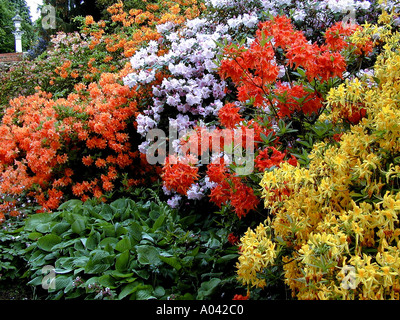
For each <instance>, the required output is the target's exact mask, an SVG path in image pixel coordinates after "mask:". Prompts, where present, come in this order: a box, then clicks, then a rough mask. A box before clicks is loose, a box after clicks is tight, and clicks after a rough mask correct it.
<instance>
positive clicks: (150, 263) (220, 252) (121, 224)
mask: <svg viewBox="0 0 400 320" xmlns="http://www.w3.org/2000/svg"><path fill="white" fill-rule="evenodd" d="M24 233H25V236H27V238H29V239H30V240H31V241H32V242H33V243H32V244H31V245H30V246H29V247H28V248H27V250H26V254H25V257H26V260H27V265H28V267H27V269H28V271H27V272H26V274H25V276H26V277H29V278H30V279H31V280H30V282H29V284H30V285H32V286H39V288H40V286H41V285H42V281H43V279H44V277H45V276H46V272H45V271H46V270H47V269H43V267H45V266H53V267H54V271H55V276H56V277H55V288H53V289H52V288H51V287H50V288H49V290H48V296H47V298H49V299H60V298H86V299H124V298H129V299H137V300H147V299H210V298H217V299H218V298H222V297H225V298H227V299H232V298H233V295H234V291H233V290H234V289H235V287H236V285H237V283H236V280H235V273H234V272H235V271H234V267H233V264H234V262H235V261H236V259H237V256H238V255H237V248H236V247H232V246H231V245H230V244H229V243H227V237H228V234H227V230H226V229H223V228H220V227H219V226H217V225H216V223H215V222H214V221H213V220H212V219H210V216H207V215H206V214H205V216H203V217H200V216H199V215H187V216H180V215H179V213H178V212H177V211H176V210H172V209H171V208H170V207H169V206H168V205H166V204H165V203H163V202H154V201H146V202H144V201H139V202H135V201H134V200H131V199H127V198H121V199H118V200H116V201H114V202H112V203H110V204H104V203H98V202H95V201H91V200H89V201H86V202H85V203H82V202H81V201H80V200H70V201H68V202H66V203H64V204H62V205H61V206H60V208H59V210H58V211H57V212H55V213H52V214H49V213H40V214H34V215H32V216H30V217H29V219H27V221H26V224H25V228H24Z"/></svg>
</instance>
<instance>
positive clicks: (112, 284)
mask: <svg viewBox="0 0 400 320" xmlns="http://www.w3.org/2000/svg"><path fill="white" fill-rule="evenodd" d="M98 281H99V284H100V285H102V286H103V287H108V288H110V289H115V288H117V286H116V281H115V279H114V278H112V277H111V276H110V275H109V274H104V275H102V276H101V277H99V280H98Z"/></svg>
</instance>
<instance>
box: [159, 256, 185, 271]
mask: <svg viewBox="0 0 400 320" xmlns="http://www.w3.org/2000/svg"><path fill="white" fill-rule="evenodd" d="M160 259H161V260H162V261H164V262H165V263H167V264H169V265H170V266H171V267H173V268H175V269H176V270H178V271H179V270H180V269H181V268H182V265H181V264H180V263H179V261H178V259H177V258H176V257H164V256H161V255H160Z"/></svg>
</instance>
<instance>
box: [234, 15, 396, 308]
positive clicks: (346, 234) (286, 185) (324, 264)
mask: <svg viewBox="0 0 400 320" xmlns="http://www.w3.org/2000/svg"><path fill="white" fill-rule="evenodd" d="M393 15H394V14H393V13H392V15H389V16H391V18H389V20H390V19H392V18H393ZM394 16H395V15H394ZM377 30H378V27H377V26H365V27H364V30H363V31H362V32H363V33H364V35H365V36H366V35H368V34H370V35H371V34H373V32H375V31H377ZM379 30H380V32H381V33H380V34H381V38H380V39H381V41H383V42H384V43H385V45H384V50H383V52H382V53H381V54H380V55H379V57H378V59H377V62H376V64H375V67H374V79H372V78H370V79H369V81H366V79H364V80H363V79H361V80H354V81H348V82H346V83H345V84H343V85H341V86H339V87H338V88H333V89H332V90H331V92H330V94H329V96H328V99H327V100H328V103H329V105H330V106H331V107H332V108H333V109H332V110H336V117H337V118H340V116H343V115H344V114H343V113H340V111H338V109H340V108H346V107H348V106H350V105H354V106H358V103H359V101H361V102H362V103H363V108H365V114H364V117H363V118H362V119H360V120H359V121H358V122H357V123H356V124H354V125H352V126H351V127H350V129H349V130H348V131H346V132H344V133H343V134H342V135H341V136H340V138H339V139H338V141H333V142H329V141H325V142H320V143H318V144H315V145H314V148H313V151H312V152H311V154H310V155H309V159H310V163H309V166H308V167H307V168H306V167H300V166H292V165H289V164H287V163H283V164H282V165H281V167H280V168H277V169H275V170H273V171H266V172H265V173H264V177H263V179H262V181H261V183H260V185H261V187H262V189H263V191H262V193H263V198H264V204H265V207H266V208H268V209H269V210H270V211H271V213H272V215H273V218H272V219H271V220H269V221H265V223H264V224H263V226H262V228H261V229H259V228H257V229H256V230H255V231H252V230H251V231H249V232H248V234H247V235H245V236H244V237H243V238H242V240H241V248H242V249H241V250H242V252H244V253H246V254H243V255H242V256H241V259H240V261H239V263H238V275H239V278H240V280H242V281H243V283H244V284H247V285H248V286H253V285H254V286H260V285H261V286H264V283H263V282H262V279H263V276H262V274H263V273H264V271H265V270H266V269H268V268H270V267H271V266H275V265H280V266H281V268H282V270H283V272H284V278H285V283H286V284H287V285H288V286H289V287H290V288H291V290H292V294H293V296H295V297H297V298H298V299H351V300H353V299H399V289H400V287H399V283H400V278H399V267H400V260H399V254H398V243H399V235H400V230H399V220H398V214H399V210H400V194H399V192H398V188H399V185H398V176H399V166H398V165H397V161H396V158H395V157H396V154H397V153H398V152H399V150H400V149H399V148H400V146H399V144H398V141H399V140H398V137H399V135H400V131H399V128H398V125H397V123H396V120H395V119H397V117H398V116H399V114H398V113H399V112H400V111H399V104H398V103H397V102H396V101H395V100H393V99H392V97H394V95H395V94H396V90H398V89H397V88H398V87H399V86H400V82H399V74H400V69H399V64H398V61H399V59H400V52H399V50H398V46H397V43H398V41H399V40H400V38H399V34H398V33H395V32H392V29H391V26H390V25H389V24H384V25H383V26H380V27H379ZM359 36H360V35H358V36H355V38H357V37H359ZM359 39H360V37H359ZM354 40H355V39H354ZM355 41H356V40H355ZM282 191H285V192H282ZM278 192H279V193H280V197H279V198H277V197H276V194H277V193H278ZM264 230H268V231H269V232H265V231H264ZM250 236H252V237H253V238H255V239H258V240H257V241H256V242H257V243H261V241H264V242H265V243H267V244H269V246H266V247H268V248H269V250H267V251H265V252H266V254H267V253H268V254H267V255H265V256H262V255H261V256H260V252H259V250H257V248H255V247H254V243H255V241H254V240H253V241H249V240H248V238H249V237H250ZM273 245H275V247H273ZM249 251H250V252H251V254H250V255H249V254H247V252H249ZM263 252H264V251H263ZM257 257H259V259H261V261H259V260H256V258H257ZM257 259H258V258H257ZM254 262H257V265H256V266H255V267H254V268H249V265H250V264H252V263H254Z"/></svg>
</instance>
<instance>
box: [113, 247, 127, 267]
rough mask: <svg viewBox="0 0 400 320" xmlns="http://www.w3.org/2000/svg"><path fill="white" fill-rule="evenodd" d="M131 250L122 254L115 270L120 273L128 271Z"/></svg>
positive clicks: (116, 262) (118, 258) (117, 260)
mask: <svg viewBox="0 0 400 320" xmlns="http://www.w3.org/2000/svg"><path fill="white" fill-rule="evenodd" d="M129 257H130V253H129V250H126V251H124V252H122V253H121V254H120V255H119V256H117V259H116V261H115V269H116V270H117V271H119V272H124V271H126V270H127V269H128V265H129Z"/></svg>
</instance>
